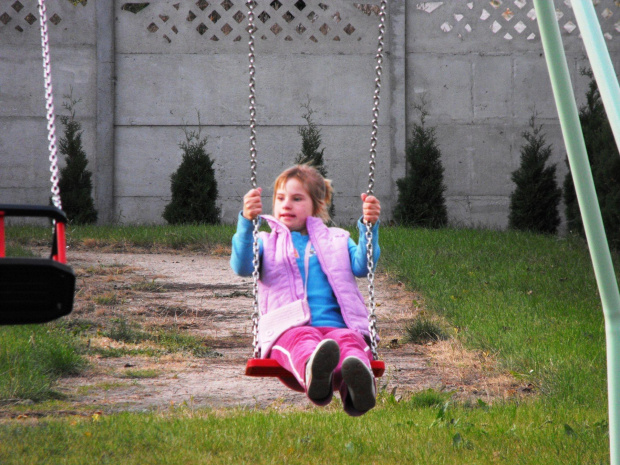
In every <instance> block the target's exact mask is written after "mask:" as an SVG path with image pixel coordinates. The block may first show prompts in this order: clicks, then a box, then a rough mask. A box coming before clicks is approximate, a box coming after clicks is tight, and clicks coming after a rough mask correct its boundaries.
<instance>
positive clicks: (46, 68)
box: [39, 0, 62, 210]
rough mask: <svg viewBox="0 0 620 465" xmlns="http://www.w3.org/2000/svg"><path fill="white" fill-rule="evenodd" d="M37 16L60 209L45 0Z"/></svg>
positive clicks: (54, 199) (55, 200)
mask: <svg viewBox="0 0 620 465" xmlns="http://www.w3.org/2000/svg"><path fill="white" fill-rule="evenodd" d="M39 17H40V19H41V49H42V55H43V79H44V81H45V109H46V117H47V131H48V136H47V140H48V141H49V146H48V149H49V152H50V156H49V161H50V172H51V173H52V177H51V178H50V181H51V182H52V189H51V191H52V202H53V204H54V206H55V207H56V208H59V209H61V210H62V203H61V201H60V188H59V187H58V181H59V176H58V147H57V146H56V126H55V124H54V122H55V116H54V94H53V90H52V68H51V65H50V47H49V35H48V32H47V9H46V7H45V0H39Z"/></svg>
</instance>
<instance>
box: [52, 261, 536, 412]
mask: <svg viewBox="0 0 620 465" xmlns="http://www.w3.org/2000/svg"><path fill="white" fill-rule="evenodd" d="M69 260H70V262H71V263H72V265H73V267H74V269H75V271H76V273H77V276H78V291H77V294H76V303H75V309H74V312H73V313H72V314H71V315H70V316H69V317H68V318H67V320H68V324H69V325H76V326H77V325H80V324H81V325H84V324H87V325H92V327H95V328H97V330H96V331H95V330H91V331H90V332H88V333H87V334H88V337H89V338H90V339H89V345H90V347H91V349H96V348H98V349H101V350H104V349H114V348H116V349H121V350H124V352H121V354H122V355H121V356H115V357H111V356H105V355H102V354H103V352H101V350H99V351H97V350H91V351H90V355H89V356H88V358H89V361H90V368H88V369H87V370H86V371H85V372H84V373H83V374H82V375H80V376H77V377H71V378H64V379H62V380H61V381H60V383H59V387H58V389H59V390H60V391H61V392H62V393H64V394H65V395H66V396H67V399H68V401H69V402H70V403H71V404H72V405H73V406H74V407H75V409H79V408H81V407H84V406H93V405H96V406H98V407H100V408H101V410H102V411H107V412H113V411H120V410H133V411H135V410H138V411H141V410H152V409H161V408H169V407H170V406H171V405H172V406H179V405H185V404H187V405H191V406H195V407H200V406H210V407H214V408H218V407H229V406H245V407H267V406H270V405H287V406H293V407H308V406H310V405H311V404H310V402H309V401H308V400H307V399H306V398H305V396H303V395H302V394H299V393H296V392H294V391H291V390H289V389H287V388H286V387H285V386H284V385H282V384H281V383H280V382H279V381H278V380H277V379H274V378H265V379H258V378H248V377H246V376H244V368H245V363H246V361H247V359H248V358H249V357H251V355H252V349H251V340H252V336H251V322H250V314H251V280H250V279H248V278H241V277H238V276H236V275H235V274H234V273H233V272H232V271H231V270H230V267H229V264H228V256H223V255H221V256H216V255H208V254H199V253H187V252H184V253H174V252H171V253H102V252H101V251H96V252H89V251H83V250H76V251H71V252H70V253H69ZM365 288H366V283H365V282H364V281H363V280H361V281H360V289H362V292H364V291H365ZM376 298H377V304H378V308H377V315H378V324H379V333H380V335H381V338H382V340H381V343H380V345H379V353H380V355H381V358H382V359H383V360H384V361H385V362H386V365H387V371H386V374H385V376H384V377H383V378H382V379H381V380H380V381H379V383H378V386H379V387H380V389H383V390H386V391H387V392H389V393H395V395H396V396H407V395H408V394H410V393H413V392H417V391H421V390H425V389H429V388H432V389H435V390H438V391H450V392H453V393H454V395H455V396H456V397H458V398H461V399H473V398H481V399H483V400H484V401H485V402H492V401H493V400H494V399H497V398H504V397H511V396H514V395H520V394H521V393H527V387H526V386H521V385H519V383H518V382H517V381H516V380H514V379H513V378H511V377H510V376H507V375H506V374H504V373H501V372H499V371H498V370H497V369H496V363H495V361H494V360H493V359H492V358H489V357H485V356H484V355H483V354H480V353H477V352H471V351H467V350H465V349H464V348H463V347H461V346H460V345H459V343H458V342H456V341H455V340H448V341H442V342H437V343H432V344H428V345H414V344H404V343H402V339H403V336H404V327H405V324H406V323H407V322H408V321H410V320H412V319H413V318H414V317H415V316H416V314H417V313H418V312H420V311H421V308H422V306H423V302H422V299H421V297H420V296H419V295H416V294H414V293H411V292H409V291H407V290H406V289H405V288H404V286H403V285H402V284H401V283H398V282H395V281H394V280H392V279H390V278H389V277H388V276H386V275H384V274H381V273H378V274H377V278H376ZM119 321H123V322H126V323H127V324H128V325H130V326H132V325H134V326H136V327H139V328H140V331H146V332H148V331H157V330H161V329H166V328H167V329H169V328H177V329H178V330H179V331H180V332H182V333H188V334H193V335H196V336H199V337H200V338H201V339H202V340H204V344H205V345H206V346H208V347H209V348H210V349H212V350H213V351H214V353H213V354H212V355H213V356H209V357H196V356H192V355H190V354H188V353H180V352H176V353H174V352H173V353H169V354H165V355H161V354H159V355H155V356H153V355H152V354H151V355H149V354H146V353H144V352H145V348H148V346H149V343H148V342H140V343H137V344H130V343H123V342H119V341H117V340H113V339H111V338H109V337H105V336H104V334H106V331H109V329H110V328H112V327H113V325H114V324H118V322H119Z"/></svg>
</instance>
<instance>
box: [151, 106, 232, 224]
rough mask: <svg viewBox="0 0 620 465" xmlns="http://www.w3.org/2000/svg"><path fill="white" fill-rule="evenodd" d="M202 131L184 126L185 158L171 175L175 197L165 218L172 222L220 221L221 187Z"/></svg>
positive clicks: (180, 145)
mask: <svg viewBox="0 0 620 465" xmlns="http://www.w3.org/2000/svg"><path fill="white" fill-rule="evenodd" d="M198 128H199V129H198V131H190V130H189V129H187V127H186V128H184V132H185V141H183V142H181V143H180V144H179V147H180V148H181V150H183V160H182V161H181V164H180V165H179V168H178V169H177V171H175V172H174V173H173V174H172V175H171V176H170V190H171V191H172V200H171V201H170V203H169V204H168V205H166V208H165V209H164V213H163V217H164V219H165V220H166V221H167V222H168V223H170V224H183V223H195V224H196V223H199V224H217V223H219V221H220V209H219V207H218V206H217V204H216V201H217V196H218V190H217V180H216V179H215V170H214V169H213V161H212V160H211V157H210V156H209V154H208V153H206V151H205V146H206V145H207V137H204V138H201V137H200V128H201V126H200V115H198Z"/></svg>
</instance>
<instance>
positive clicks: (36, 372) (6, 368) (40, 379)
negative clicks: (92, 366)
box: [0, 325, 86, 401]
mask: <svg viewBox="0 0 620 465" xmlns="http://www.w3.org/2000/svg"><path fill="white" fill-rule="evenodd" d="M77 347H78V342H77V339H75V337H74V336H72V335H71V334H68V333H66V332H64V331H61V330H59V329H57V328H55V327H53V326H52V325H28V326H14V327H7V326H5V327H0V399H4V400H6V399H30V400H34V401H41V400H46V399H50V398H55V397H58V393H57V392H55V391H54V389H53V387H54V382H55V380H56V379H58V378H59V377H61V376H67V375H71V374H75V373H77V372H79V371H80V369H81V368H83V367H84V366H85V364H86V362H85V360H84V358H83V357H82V356H81V355H80V354H79V351H78V350H77Z"/></svg>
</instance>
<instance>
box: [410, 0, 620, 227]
mask: <svg viewBox="0 0 620 465" xmlns="http://www.w3.org/2000/svg"><path fill="white" fill-rule="evenodd" d="M594 3H595V5H596V10H597V12H598V14H599V19H600V22H601V26H602V29H603V31H604V32H605V33H606V37H607V39H608V40H607V45H608V48H609V50H610V53H611V56H612V58H613V59H614V62H615V63H616V65H619V67H618V68H617V71H620V60H619V53H618V52H619V51H620V48H619V46H620V34H619V32H620V21H619V20H620V8H618V6H617V5H616V4H614V2H611V1H609V2H605V1H598V0H597V1H595V2H594ZM555 4H556V10H557V17H558V21H559V25H560V30H561V31H562V39H563V42H564V47H565V50H566V54H567V59H568V65H569V68H570V70H571V74H572V80H573V86H574V89H575V93H576V97H577V100H578V104H579V105H582V104H584V103H585V92H586V90H587V84H588V82H589V79H588V78H585V77H584V76H582V75H581V74H580V68H582V67H587V66H589V65H588V60H587V56H586V53H585V48H584V47H583V44H582V41H581V39H580V38H579V30H578V29H577V28H576V24H575V23H576V20H575V18H574V15H573V12H572V9H571V7H570V1H556V2H555ZM408 6H409V4H408ZM411 6H412V7H413V6H414V5H411ZM410 10H411V11H409V10H408V12H407V34H406V40H407V125H408V128H410V127H411V125H412V124H413V123H414V122H416V121H418V118H419V113H418V112H417V111H415V109H414V104H415V103H416V102H417V103H419V102H420V101H421V99H424V100H426V101H427V102H428V104H427V111H428V112H429V117H428V122H429V124H431V125H434V126H436V127H437V139H438V141H439V144H440V148H441V151H442V155H443V160H442V161H443V163H444V167H445V179H446V185H447V192H446V196H447V203H448V211H449V217H450V221H451V222H452V223H453V224H464V225H474V226H476V225H486V226H492V227H500V228H503V227H505V226H506V225H507V224H508V208H509V201H510V199H509V197H510V193H511V192H512V191H513V189H514V183H512V181H511V180H510V174H511V173H512V171H514V170H515V169H516V168H517V167H518V166H519V163H520V148H521V146H522V145H523V143H524V139H523V137H522V136H521V133H522V132H523V131H524V130H527V129H528V123H529V119H530V117H531V116H532V115H533V114H534V112H536V114H537V115H538V118H537V123H539V124H543V127H544V130H545V132H546V133H547V141H548V142H549V143H551V144H552V145H553V159H552V160H551V163H555V164H556V165H557V178H558V182H559V184H560V185H561V183H562V182H563V180H564V176H565V174H566V171H567V169H566V165H565V159H566V151H565V147H564V142H563V139H562V134H561V130H560V126H559V121H558V116H557V111H556V106H555V102H554V99H553V95H552V90H551V84H550V81H549V76H548V71H547V66H546V62H545V60H544V56H543V50H542V44H541V41H540V34H539V31H538V24H537V22H536V16H535V11H534V9H533V3H532V1H525V0H521V1H503V2H502V1H494V2H487V1H484V2H481V1H469V2H466V1H462V2H424V3H417V4H415V8H411V9H410ZM562 213H563V212H562Z"/></svg>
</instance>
